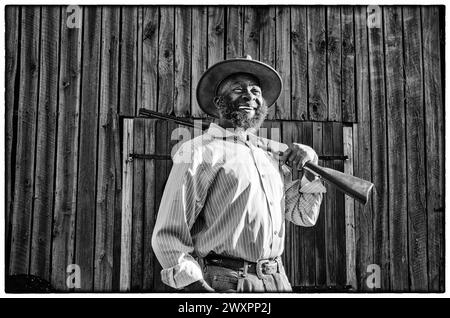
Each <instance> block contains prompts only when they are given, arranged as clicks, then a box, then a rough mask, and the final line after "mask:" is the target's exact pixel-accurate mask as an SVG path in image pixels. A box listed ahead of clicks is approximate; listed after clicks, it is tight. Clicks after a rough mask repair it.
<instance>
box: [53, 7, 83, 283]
mask: <svg viewBox="0 0 450 318" xmlns="http://www.w3.org/2000/svg"><path fill="white" fill-rule="evenodd" d="M66 8H67V7H62V12H61V17H62V19H61V43H60V47H61V61H60V71H59V105H58V109H59V110H61V111H60V112H59V116H58V133H57V134H58V138H57V148H56V181H55V205H54V212H53V242H52V267H51V268H52V275H51V284H52V286H53V287H54V288H55V289H57V290H59V291H64V290H67V288H68V287H67V285H66V278H67V273H66V269H67V266H68V265H69V264H72V263H73V262H74V248H75V247H74V244H75V242H74V239H75V237H74V236H75V215H76V203H77V200H76V194H77V183H78V169H77V167H78V137H79V115H80V98H81V97H80V84H81V50H82V46H81V41H82V34H83V32H82V28H83V23H82V24H81V28H69V27H68V26H67V18H68V17H69V16H70V14H73V13H72V12H67V11H66V10H67V9H66ZM81 13H82V14H83V11H81ZM80 19H82V15H81V17H80ZM81 21H82V20H81Z"/></svg>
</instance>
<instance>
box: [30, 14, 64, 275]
mask: <svg viewBox="0 0 450 318" xmlns="http://www.w3.org/2000/svg"><path fill="white" fill-rule="evenodd" d="M60 11H61V9H60V8H59V7H56V6H51V7H50V6H45V7H42V13H41V20H42V25H41V47H40V56H41V59H40V67H39V69H40V75H39V105H38V115H37V116H38V119H37V136H36V139H37V140H36V168H35V169H36V170H35V183H34V198H35V200H34V207H33V226H32V229H33V231H32V239H31V265H30V274H32V275H36V276H39V277H41V278H43V279H46V280H49V279H50V253H51V241H52V211H53V193H54V189H53V182H54V173H55V165H54V163H55V148H56V114H57V106H58V66H59V65H58V61H59V54H58V53H59V28H60V24H61V21H60Z"/></svg>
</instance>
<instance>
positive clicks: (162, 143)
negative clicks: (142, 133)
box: [153, 120, 170, 292]
mask: <svg viewBox="0 0 450 318" xmlns="http://www.w3.org/2000/svg"><path fill="white" fill-rule="evenodd" d="M155 127H156V128H155V129H156V137H155V151H156V152H157V153H158V154H168V153H170V151H169V149H168V147H167V145H168V139H169V138H170V135H168V133H167V130H168V122H167V121H164V120H157V121H156V122H155ZM166 169H167V160H156V162H155V212H156V213H155V214H154V219H153V222H154V223H155V222H156V219H157V216H158V211H159V205H160V203H161V198H162V195H163V192H164V187H165V183H166V181H167V174H166ZM154 264H155V268H154V272H153V274H154V277H153V286H154V291H155V292H164V291H165V290H166V285H165V284H164V283H163V282H162V281H161V270H162V267H161V264H159V261H158V259H157V258H156V256H155V258H154Z"/></svg>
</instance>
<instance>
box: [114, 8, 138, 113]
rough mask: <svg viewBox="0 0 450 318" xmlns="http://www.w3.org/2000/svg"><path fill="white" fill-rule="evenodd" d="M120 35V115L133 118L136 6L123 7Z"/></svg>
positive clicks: (134, 101) (134, 100)
mask: <svg viewBox="0 0 450 318" xmlns="http://www.w3.org/2000/svg"><path fill="white" fill-rule="evenodd" d="M121 10H122V33H121V35H120V70H119V71H120V95H119V96H120V97H119V98H120V113H121V114H122V115H124V116H134V115H135V106H136V85H137V83H136V76H137V63H136V58H137V42H138V41H137V40H138V39H137V22H136V21H137V19H138V8H137V7H136V6H123V7H121Z"/></svg>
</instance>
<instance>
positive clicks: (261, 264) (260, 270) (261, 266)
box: [256, 259, 270, 278]
mask: <svg viewBox="0 0 450 318" xmlns="http://www.w3.org/2000/svg"><path fill="white" fill-rule="evenodd" d="M269 263H270V261H269V260H267V259H263V260H259V261H258V262H257V263H256V274H257V275H258V277H259V278H263V275H269V274H267V273H266V271H265V265H266V264H269Z"/></svg>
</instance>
